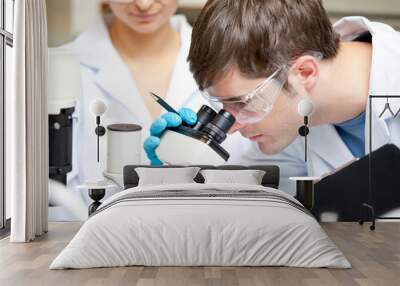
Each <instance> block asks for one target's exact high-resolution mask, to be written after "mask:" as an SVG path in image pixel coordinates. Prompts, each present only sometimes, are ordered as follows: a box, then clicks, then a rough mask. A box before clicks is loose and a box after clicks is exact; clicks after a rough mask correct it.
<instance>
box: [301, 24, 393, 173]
mask: <svg viewBox="0 0 400 286" xmlns="http://www.w3.org/2000/svg"><path fill="white" fill-rule="evenodd" d="M334 29H335V31H336V32H337V33H339V34H340V36H341V40H342V41H352V40H354V39H355V38H357V37H358V36H359V35H361V34H362V33H364V32H366V31H369V32H370V33H371V35H372V45H373V54H372V65H371V76H370V95H385V94H386V95H391V94H398V95H400V83H399V81H398V77H397V76H394V75H396V74H399V73H400V70H399V65H398V60H397V59H399V58H400V51H399V50H398V48H397V47H399V46H400V34H399V33H397V32H396V31H395V30H393V29H392V28H391V27H390V26H387V25H384V24H381V23H375V22H371V21H369V20H368V19H366V18H364V17H346V18H343V19H342V20H340V21H339V22H338V23H336V24H335V25H334ZM398 101H400V100H397V101H396V100H393V102H391V106H392V107H393V109H394V110H395V112H396V111H397V110H398V109H399V108H400V104H398ZM385 103H386V98H383V99H374V100H373V101H372V114H371V118H372V149H373V150H376V149H377V148H379V147H381V146H383V145H385V144H388V143H390V140H391V139H390V131H389V128H388V125H387V120H391V119H390V118H389V116H391V115H390V114H389V113H388V114H385V116H384V117H382V118H379V115H380V113H381V112H382V110H383V109H384V106H385ZM396 103H397V104H396ZM369 104H370V103H369V101H368V104H367V110H366V124H365V150H366V153H368V152H369V142H370V137H369V136H370V134H369V122H370V112H369V110H370V108H369V107H370V105H369ZM321 135H322V136H321ZM332 144H334V146H332ZM309 148H310V152H313V153H314V154H315V155H317V156H318V157H320V159H321V160H323V161H325V162H326V163H327V164H329V165H330V166H331V167H332V168H333V169H336V168H338V167H340V166H342V165H344V164H346V163H347V162H349V161H351V160H353V159H354V156H353V154H352V153H351V152H350V150H349V149H348V147H347V146H346V145H345V143H344V142H343V140H342V139H341V138H340V136H339V134H338V133H337V131H336V128H335V127H334V126H333V125H322V126H317V127H313V128H312V129H311V132H310V135H309ZM332 150H334V152H332ZM309 168H312V166H309Z"/></svg>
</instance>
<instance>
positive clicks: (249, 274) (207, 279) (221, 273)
mask: <svg viewBox="0 0 400 286" xmlns="http://www.w3.org/2000/svg"><path fill="white" fill-rule="evenodd" d="M79 227H80V224H77V223H51V224H50V232H49V233H48V234H47V235H45V236H44V237H42V238H40V239H38V240H37V241H35V242H33V243H30V244H10V243H9V242H8V239H4V240H1V241H0V269H1V271H0V285H2V286H3V285H4V286H8V285H12V286H14V285H32V286H35V285H40V286H42V285H51V286H54V285H57V286H59V285H61V286H62V285H66V286H72V285H85V286H90V285H96V286H97V285H136V286H181V285H193V286H216V285H229V286H235V285H237V286H265V285H290V286H291V285H300V286H301V285H305V286H320V285H329V286H330V285H349V286H351V285H361V286H379V285H385V286H391V285H393V286H395V285H399V284H398V273H400V243H399V241H400V223H396V222H379V223H378V225H377V230H376V231H375V232H371V231H370V230H369V229H368V225H364V226H359V225H358V224H356V223H331V224H323V228H324V229H325V231H326V232H327V233H328V235H329V236H330V238H331V239H332V240H333V241H334V242H335V243H336V244H337V245H338V247H339V248H340V249H341V250H342V251H343V253H344V254H345V255H346V257H348V259H349V260H350V262H351V263H352V266H353V268H352V269H348V270H341V269H302V268H285V267H123V268H107V269H86V270H61V271H50V270H49V269H48V267H49V265H50V263H51V262H52V260H53V259H54V258H55V257H56V256H57V255H58V253H59V252H60V251H61V250H62V249H63V248H64V247H65V246H66V245H67V243H68V242H69V241H70V240H71V238H72V237H73V236H74V234H75V233H76V232H77V231H78V229H79Z"/></svg>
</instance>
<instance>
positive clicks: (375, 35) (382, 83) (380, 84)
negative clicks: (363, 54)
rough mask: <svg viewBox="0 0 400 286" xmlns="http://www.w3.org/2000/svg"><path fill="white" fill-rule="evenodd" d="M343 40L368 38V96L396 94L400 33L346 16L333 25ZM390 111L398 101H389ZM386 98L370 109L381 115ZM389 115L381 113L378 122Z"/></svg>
mask: <svg viewBox="0 0 400 286" xmlns="http://www.w3.org/2000/svg"><path fill="white" fill-rule="evenodd" d="M334 29H335V31H336V32H337V33H339V34H340V36H341V39H342V40H343V41H352V40H354V39H355V38H357V37H358V36H359V35H360V34H362V33H364V32H367V31H368V32H370V33H371V35H372V47H373V50H372V65H371V75H370V87H369V93H370V95H377V96H380V95H382V96H384V95H400V83H399V79H398V76H396V75H398V74H400V66H399V63H398V59H399V58H400V50H399V48H398V47H399V46H400V33H399V32H397V31H395V30H394V29H393V28H392V27H390V26H388V25H385V24H383V23H377V22H371V21H369V20H368V19H367V18H365V17H346V18H343V19H341V20H340V21H339V22H337V23H336V24H335V25H334ZM390 103H391V106H392V107H393V109H394V112H397V111H398V110H399V109H400V100H398V99H397V100H390ZM385 104H386V98H382V99H374V100H373V102H372V105H373V107H374V108H373V109H374V110H375V111H376V112H378V113H381V112H382V111H383V109H384V107H385ZM390 117H391V114H390V113H385V114H384V116H383V117H382V118H381V119H382V120H387V119H390Z"/></svg>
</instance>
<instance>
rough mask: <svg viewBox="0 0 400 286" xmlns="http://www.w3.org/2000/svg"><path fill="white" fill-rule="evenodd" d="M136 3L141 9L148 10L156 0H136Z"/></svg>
mask: <svg viewBox="0 0 400 286" xmlns="http://www.w3.org/2000/svg"><path fill="white" fill-rule="evenodd" d="M135 4H136V6H137V7H138V8H139V10H141V11H147V10H149V9H150V7H151V6H152V5H153V4H154V0H136V1H135Z"/></svg>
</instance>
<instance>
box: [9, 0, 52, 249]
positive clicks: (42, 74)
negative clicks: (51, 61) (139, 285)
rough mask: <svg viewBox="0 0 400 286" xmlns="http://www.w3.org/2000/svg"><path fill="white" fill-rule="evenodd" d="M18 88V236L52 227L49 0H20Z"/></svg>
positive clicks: (13, 132)
mask: <svg viewBox="0 0 400 286" xmlns="http://www.w3.org/2000/svg"><path fill="white" fill-rule="evenodd" d="M14 21H15V24H14V27H15V28H14V49H13V50H14V51H13V52H14V71H13V92H12V95H11V98H7V99H6V101H7V100H8V103H9V104H8V107H9V108H8V109H7V111H6V122H7V130H6V152H7V155H6V164H7V165H6V166H7V168H6V169H7V177H6V178H7V187H8V188H10V190H11V194H12V195H11V202H12V206H11V238H10V241H12V242H29V241H32V240H34V239H35V237H37V236H40V235H42V234H43V233H45V232H47V227H48V223H47V208H48V207H47V206H48V117H47V71H48V52H47V20H46V3H45V0H18V1H15V20H14Z"/></svg>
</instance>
